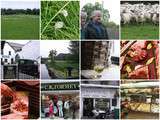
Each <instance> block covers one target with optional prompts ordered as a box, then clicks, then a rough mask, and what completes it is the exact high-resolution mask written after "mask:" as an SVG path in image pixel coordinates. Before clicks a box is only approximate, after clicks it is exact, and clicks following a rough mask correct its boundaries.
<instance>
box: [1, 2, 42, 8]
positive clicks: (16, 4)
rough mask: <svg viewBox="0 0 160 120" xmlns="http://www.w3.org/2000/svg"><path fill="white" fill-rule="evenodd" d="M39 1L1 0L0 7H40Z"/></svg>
mask: <svg viewBox="0 0 160 120" xmlns="http://www.w3.org/2000/svg"><path fill="white" fill-rule="evenodd" d="M39 6H40V4H39V1H38V0H32V1H31V0H27V1H24V0H19V1H15V0H14V1H13V0H10V1H9V0H8V1H7V0H2V1H1V8H12V9H27V8H30V9H33V8H40V7H39Z"/></svg>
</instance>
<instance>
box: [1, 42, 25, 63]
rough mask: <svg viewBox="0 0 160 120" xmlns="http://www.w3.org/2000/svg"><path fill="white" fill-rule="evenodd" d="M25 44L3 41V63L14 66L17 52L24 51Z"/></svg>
mask: <svg viewBox="0 0 160 120" xmlns="http://www.w3.org/2000/svg"><path fill="white" fill-rule="evenodd" d="M23 46H24V45H23V44H18V43H12V42H6V41H1V63H2V64H14V63H15V59H16V57H17V56H16V54H17V52H19V51H21V50H22V47H23Z"/></svg>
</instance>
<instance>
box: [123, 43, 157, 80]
mask: <svg viewBox="0 0 160 120" xmlns="http://www.w3.org/2000/svg"><path fill="white" fill-rule="evenodd" d="M126 46H127V47H126ZM159 48H160V47H159V42H158V41H121V61H120V62H121V65H120V66H121V78H122V79H158V78H159V70H158V69H159V63H158V62H159ZM122 53H123V54H122Z"/></svg>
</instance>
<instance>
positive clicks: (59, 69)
mask: <svg viewBox="0 0 160 120" xmlns="http://www.w3.org/2000/svg"><path fill="white" fill-rule="evenodd" d="M68 66H70V67H73V69H74V70H73V71H72V76H73V77H78V76H79V71H78V70H79V63H75V62H71V61H70V62H69V61H64V60H56V61H55V63H49V67H51V68H54V70H55V72H56V74H58V76H62V77H64V78H66V77H67V76H66V72H67V70H66V68H67V67H68Z"/></svg>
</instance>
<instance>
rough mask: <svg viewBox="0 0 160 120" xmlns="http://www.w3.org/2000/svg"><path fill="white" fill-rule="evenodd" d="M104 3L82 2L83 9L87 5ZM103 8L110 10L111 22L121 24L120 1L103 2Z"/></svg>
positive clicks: (88, 0) (99, 0) (89, 0)
mask: <svg viewBox="0 0 160 120" xmlns="http://www.w3.org/2000/svg"><path fill="white" fill-rule="evenodd" d="M95 2H99V3H102V0H81V8H82V7H83V6H84V5H85V4H87V3H93V4H94V3H95ZM103 2H104V4H103V7H104V8H106V9H108V11H109V14H110V21H113V22H115V23H116V24H119V22H120V0H103Z"/></svg>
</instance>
